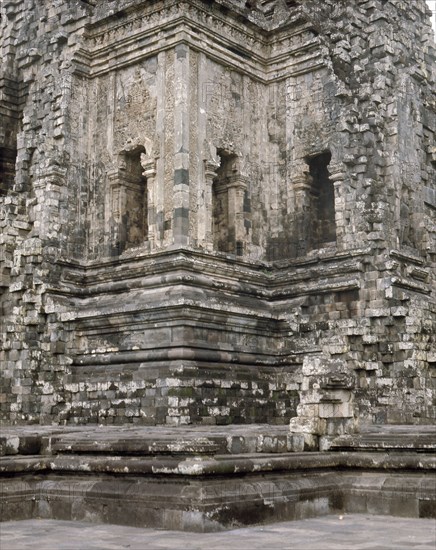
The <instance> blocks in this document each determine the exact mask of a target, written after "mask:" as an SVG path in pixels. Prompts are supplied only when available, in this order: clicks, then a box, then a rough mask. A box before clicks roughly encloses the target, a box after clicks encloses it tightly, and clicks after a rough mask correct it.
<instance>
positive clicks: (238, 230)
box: [227, 174, 247, 256]
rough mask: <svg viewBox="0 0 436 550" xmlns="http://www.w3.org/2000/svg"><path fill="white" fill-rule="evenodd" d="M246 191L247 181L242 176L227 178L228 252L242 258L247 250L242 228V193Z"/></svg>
mask: <svg viewBox="0 0 436 550" xmlns="http://www.w3.org/2000/svg"><path fill="white" fill-rule="evenodd" d="M246 189H247V179H246V178H245V177H244V176H241V175H240V174H237V175H235V176H230V177H229V178H228V185H227V200H228V213H229V228H228V242H229V252H230V253H231V254H236V255H238V256H242V255H243V254H244V252H245V250H246V248H247V242H246V241H247V239H246V230H245V226H244V193H245V191H246Z"/></svg>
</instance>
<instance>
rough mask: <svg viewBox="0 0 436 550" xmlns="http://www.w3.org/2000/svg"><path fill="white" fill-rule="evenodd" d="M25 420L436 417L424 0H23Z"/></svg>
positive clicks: (11, 113)
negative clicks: (177, 0)
mask: <svg viewBox="0 0 436 550" xmlns="http://www.w3.org/2000/svg"><path fill="white" fill-rule="evenodd" d="M0 24H1V36H2V44H1V50H0V54H1V58H2V59H1V74H0V92H1V103H0V110H1V119H0V168H1V185H0V193H1V196H0V200H1V218H0V224H1V225H2V237H1V238H2V240H1V247H2V254H1V285H2V287H1V289H2V295H1V313H2V335H3V343H2V351H1V360H2V371H1V382H2V385H1V387H2V393H1V407H2V409H1V410H2V421H3V422H4V423H51V422H58V423H88V422H91V423H100V424H121V423H127V422H136V423H142V424H165V423H167V424H186V423H206V424H208V423H209V424H215V423H221V424H229V423H253V422H269V423H287V422H289V420H290V419H292V420H291V429H292V431H293V432H294V433H295V434H296V438H298V437H300V438H301V436H302V439H303V440H304V442H305V443H304V444H305V445H308V446H316V445H317V444H318V437H319V436H329V435H335V434H338V433H342V432H347V431H353V430H355V429H358V426H359V424H364V423H422V424H426V423H431V422H433V421H434V411H435V408H434V402H433V401H432V398H433V395H434V394H433V386H432V381H434V376H435V373H434V368H435V364H436V355H435V344H434V334H435V300H434V289H435V272H434V267H435V250H436V230H435V208H436V182H435V163H436V150H435V147H434V143H435V141H436V140H435V135H434V134H435V129H436V114H435V74H436V73H435V65H434V60H435V46H434V43H433V41H432V31H431V27H430V20H429V14H428V12H427V10H426V7H425V2H424V0H415V1H414V2H413V3H411V2H408V1H403V0H344V1H342V2H337V1H334V0H325V1H323V2H321V3H320V2H318V1H315V0H305V1H304V2H303V1H300V0H295V1H287V2H285V1H284V0H281V1H279V0H277V1H275V2H272V1H260V2H243V1H233V2H228V1H226V0H215V1H207V2H206V1H200V0H186V1H183V2H176V1H173V0H152V1H151V0H148V1H139V0H137V1H133V0H124V1H122V2H120V1H117V2H115V1H112V0H107V1H104V2H94V1H91V0H89V1H85V0H75V1H71V2H70V1H69V2H66V1H63V0H56V1H53V0H50V1H49V0H38V1H36V0H34V1H32V0H26V2H22V1H18V0H5V1H4V2H3V3H2V5H1V23H0Z"/></svg>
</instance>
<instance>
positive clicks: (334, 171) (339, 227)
mask: <svg viewBox="0 0 436 550" xmlns="http://www.w3.org/2000/svg"><path fill="white" fill-rule="evenodd" d="M328 171H329V174H330V181H331V182H332V183H333V187H334V190H335V223H336V242H337V244H338V245H341V244H343V238H344V235H345V217H344V213H345V208H346V204H345V192H344V181H345V178H346V173H345V166H344V165H343V164H342V163H340V162H337V163H330V164H329V165H328Z"/></svg>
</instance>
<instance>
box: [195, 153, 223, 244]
mask: <svg viewBox="0 0 436 550" xmlns="http://www.w3.org/2000/svg"><path fill="white" fill-rule="evenodd" d="M218 168H219V164H218V163H217V162H214V161H210V160H205V161H204V179H205V188H204V191H203V194H202V196H201V197H200V204H199V209H198V241H199V244H200V246H202V247H203V248H205V249H206V250H213V233H212V222H213V205H212V186H213V181H214V179H215V178H216V177H217V170H218Z"/></svg>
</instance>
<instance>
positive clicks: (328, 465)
mask: <svg viewBox="0 0 436 550" xmlns="http://www.w3.org/2000/svg"><path fill="white" fill-rule="evenodd" d="M0 443H1V446H0V448H1V452H2V454H3V457H2V458H1V459H0V471H1V474H2V492H1V495H2V496H1V516H2V518H3V520H15V519H30V518H46V519H62V520H70V519H74V520H85V521H92V522H103V523H114V524H124V525H131V526H138V527H157V528H165V529H179V530H187V531H203V532H206V531H219V530H222V529H228V528H235V527H239V526H244V525H251V524H259V523H267V522H273V521H284V520H289V519H304V518H308V517H315V516H320V515H325V514H329V513H344V512H347V513H371V514H388V515H395V516H401V517H415V518H428V517H434V515H435V503H436V479H435V476H434V472H435V467H436V465H435V461H434V451H435V449H436V437H435V430H433V429H432V428H429V427H427V428H426V427H416V426H415V427H413V426H409V427H404V426H402V427H399V426H397V427H389V428H383V429H378V428H372V429H371V431H368V432H365V433H363V434H360V435H358V436H357V435H356V436H349V437H342V438H338V439H337V440H336V441H333V442H332V444H331V447H330V450H328V451H326V452H310V453H309V452H305V453H301V452H293V438H292V436H291V435H290V434H289V432H288V430H287V428H286V427H284V426H270V425H246V426H226V427H210V426H196V427H177V428H169V427H132V426H130V427H98V426H84V427H68V426H64V427H59V426H34V427H32V426H27V427H14V428H3V430H2V433H1V438H0Z"/></svg>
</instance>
